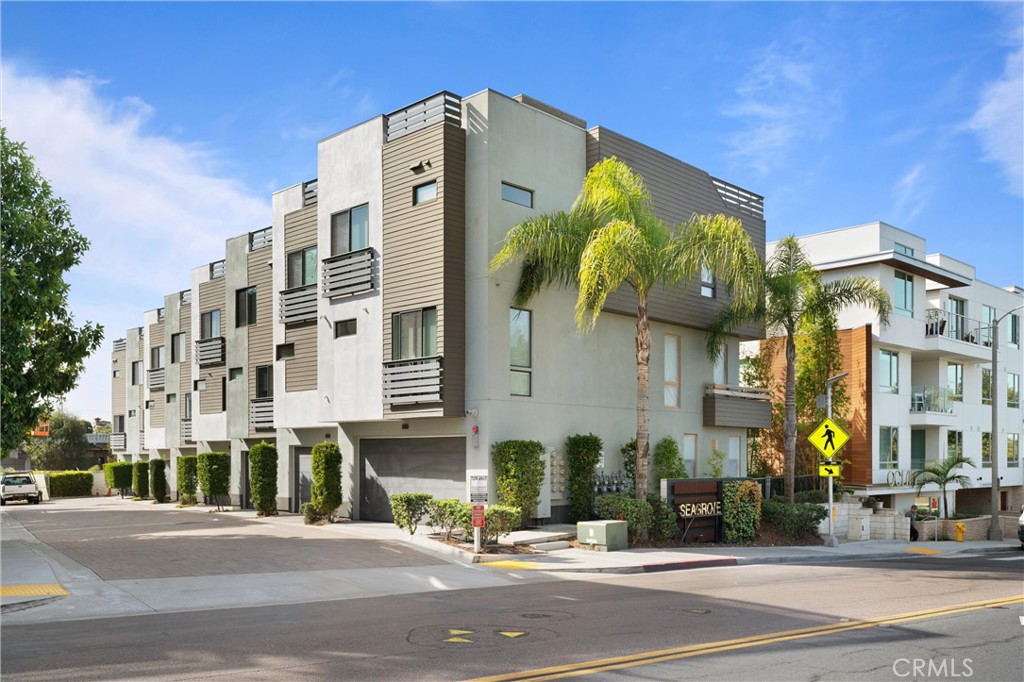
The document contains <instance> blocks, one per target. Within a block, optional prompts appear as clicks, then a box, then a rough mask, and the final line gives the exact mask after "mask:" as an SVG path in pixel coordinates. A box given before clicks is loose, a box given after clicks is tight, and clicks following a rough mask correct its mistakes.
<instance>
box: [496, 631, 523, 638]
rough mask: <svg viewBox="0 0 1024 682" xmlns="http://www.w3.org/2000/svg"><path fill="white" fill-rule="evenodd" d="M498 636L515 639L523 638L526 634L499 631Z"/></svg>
mask: <svg viewBox="0 0 1024 682" xmlns="http://www.w3.org/2000/svg"><path fill="white" fill-rule="evenodd" d="M498 634H499V635H505V636H506V637H510V638H512V639H515V638H516V637H522V636H523V635H525V634H526V633H525V632H502V631H501V630H498Z"/></svg>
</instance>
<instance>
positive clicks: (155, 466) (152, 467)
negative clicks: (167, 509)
mask: <svg viewBox="0 0 1024 682" xmlns="http://www.w3.org/2000/svg"><path fill="white" fill-rule="evenodd" d="M149 490H150V492H152V493H153V504H160V503H161V502H166V501H167V500H168V496H167V462H165V461H164V460H162V459H154V460H150V462H149Z"/></svg>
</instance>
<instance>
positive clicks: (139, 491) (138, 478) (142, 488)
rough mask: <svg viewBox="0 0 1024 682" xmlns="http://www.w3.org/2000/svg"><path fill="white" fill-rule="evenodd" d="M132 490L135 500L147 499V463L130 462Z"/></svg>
mask: <svg viewBox="0 0 1024 682" xmlns="http://www.w3.org/2000/svg"><path fill="white" fill-rule="evenodd" d="M132 490H134V491H135V499H138V500H144V499H146V498H147V497H149V462H132Z"/></svg>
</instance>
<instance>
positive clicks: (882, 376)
mask: <svg viewBox="0 0 1024 682" xmlns="http://www.w3.org/2000/svg"><path fill="white" fill-rule="evenodd" d="M878 388H879V390H881V391H882V393H899V392H900V354H899V353H896V352H894V351H891V350H880V351H879V363H878Z"/></svg>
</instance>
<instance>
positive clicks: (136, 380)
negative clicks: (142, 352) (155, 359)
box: [132, 360, 142, 386]
mask: <svg viewBox="0 0 1024 682" xmlns="http://www.w3.org/2000/svg"><path fill="white" fill-rule="evenodd" d="M141 383H142V360H136V361H135V362H133V363H132V386H138V385H139V384H141Z"/></svg>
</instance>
